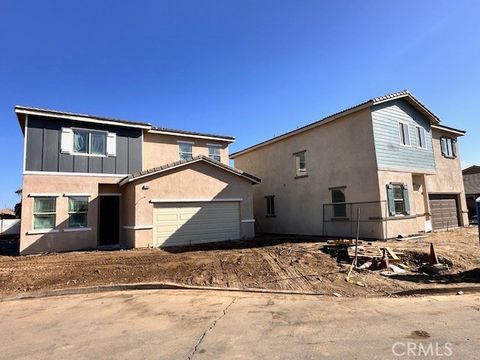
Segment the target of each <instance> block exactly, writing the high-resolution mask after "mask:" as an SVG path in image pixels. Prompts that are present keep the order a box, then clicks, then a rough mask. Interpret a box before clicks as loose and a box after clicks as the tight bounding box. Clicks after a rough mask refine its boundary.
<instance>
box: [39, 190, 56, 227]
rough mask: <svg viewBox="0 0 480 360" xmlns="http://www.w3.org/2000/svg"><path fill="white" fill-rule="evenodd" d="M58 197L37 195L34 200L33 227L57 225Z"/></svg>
mask: <svg viewBox="0 0 480 360" xmlns="http://www.w3.org/2000/svg"><path fill="white" fill-rule="evenodd" d="M56 204H57V199H56V198H54V197H36V198H35V199H34V200H33V228H34V229H53V228H54V227H55V218H56Z"/></svg>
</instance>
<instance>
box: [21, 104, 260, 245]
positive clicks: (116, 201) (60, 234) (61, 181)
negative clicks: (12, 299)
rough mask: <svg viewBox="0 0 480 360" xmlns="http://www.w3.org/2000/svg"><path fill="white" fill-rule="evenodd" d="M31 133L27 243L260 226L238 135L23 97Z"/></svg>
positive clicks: (207, 235) (244, 232) (166, 237)
mask: <svg viewBox="0 0 480 360" xmlns="http://www.w3.org/2000/svg"><path fill="white" fill-rule="evenodd" d="M15 112H16V115H17V118H18V121H19V124H20V127H21V130H22V132H23V134H24V138H25V141H24V144H25V145H24V165H23V167H24V169H23V187H22V189H23V190H22V216H21V234H20V253H21V254H31V253H38V252H46V251H71V250H80V249H95V248H105V247H107V248H112V247H113V248H119V247H121V248H135V247H160V246H173V245H190V244H197V243H202V242H211V241H223V240H232V239H249V238H252V237H253V236H254V223H253V198H252V185H253V184H257V183H259V182H260V179H258V178H256V177H255V176H253V175H250V174H248V173H245V172H243V171H241V170H238V169H235V168H232V167H230V166H229V165H228V163H229V159H228V146H229V145H230V144H231V143H232V142H233V141H234V138H233V137H231V136H222V135H212V134H203V133H197V132H190V131H183V130H173V129H167V128H161V127H155V126H153V125H151V124H150V123H143V122H132V121H124V120H119V119H114V118H107V117H100V116H91V115H84V114H78V113H69V112H62V111H55V110H45V109H38V108H32V107H24V106H16V107H15Z"/></svg>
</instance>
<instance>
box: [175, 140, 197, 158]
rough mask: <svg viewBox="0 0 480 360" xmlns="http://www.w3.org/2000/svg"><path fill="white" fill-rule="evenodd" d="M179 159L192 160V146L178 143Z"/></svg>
mask: <svg viewBox="0 0 480 360" xmlns="http://www.w3.org/2000/svg"><path fill="white" fill-rule="evenodd" d="M178 157H179V158H180V160H190V159H191V158H192V157H193V156H192V144H191V143H186V142H181V143H178Z"/></svg>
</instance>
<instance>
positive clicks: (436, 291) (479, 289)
mask: <svg viewBox="0 0 480 360" xmlns="http://www.w3.org/2000/svg"><path fill="white" fill-rule="evenodd" d="M459 291H462V292H463V293H465V294H476V293H480V286H457V287H448V288H420V289H412V290H404V291H398V292H395V293H392V295H395V296H412V295H448V294H456V293H457V292H459Z"/></svg>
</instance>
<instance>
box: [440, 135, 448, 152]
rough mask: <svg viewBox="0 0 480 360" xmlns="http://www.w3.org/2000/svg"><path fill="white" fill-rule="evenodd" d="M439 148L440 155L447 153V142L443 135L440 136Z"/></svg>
mask: <svg viewBox="0 0 480 360" xmlns="http://www.w3.org/2000/svg"><path fill="white" fill-rule="evenodd" d="M440 148H441V149H442V155H443V156H445V154H446V153H447V142H446V139H445V138H444V137H441V138H440Z"/></svg>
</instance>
